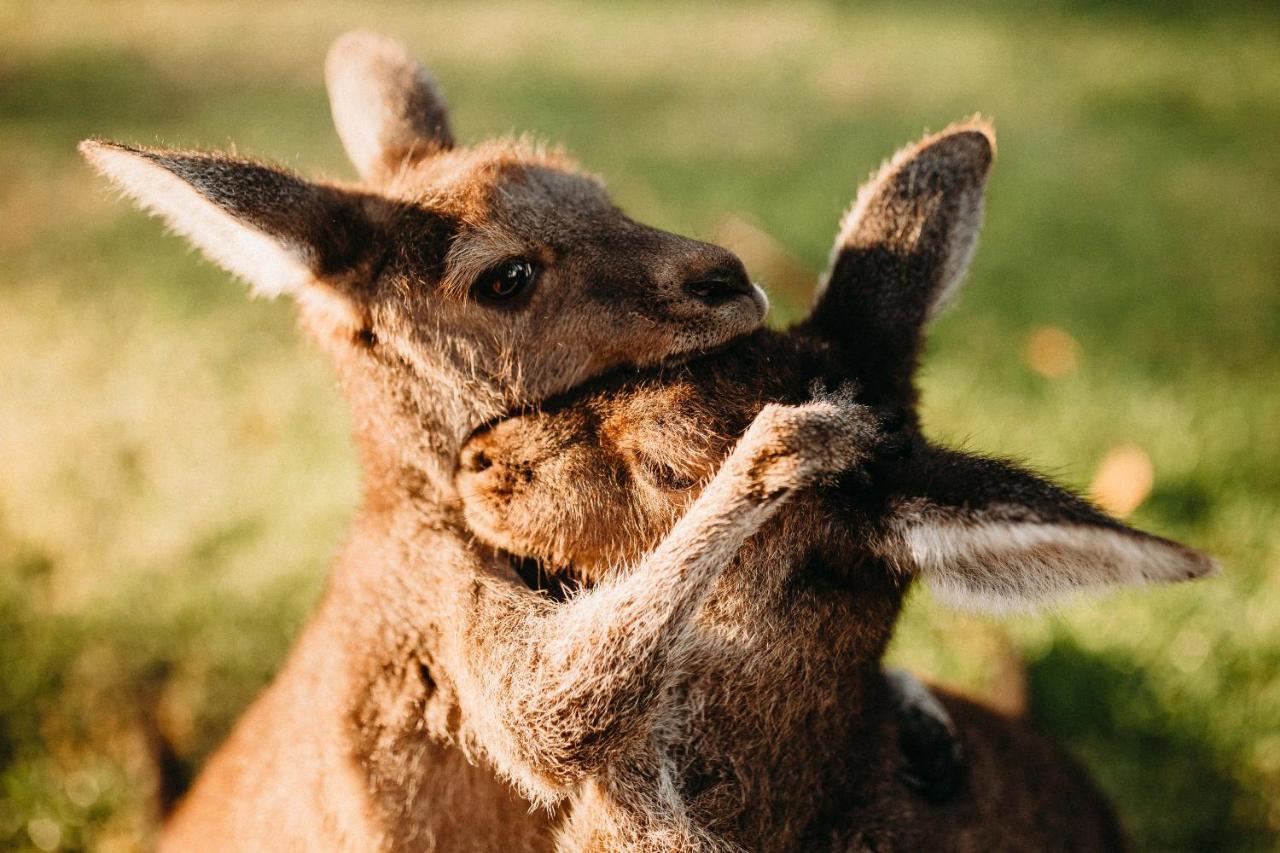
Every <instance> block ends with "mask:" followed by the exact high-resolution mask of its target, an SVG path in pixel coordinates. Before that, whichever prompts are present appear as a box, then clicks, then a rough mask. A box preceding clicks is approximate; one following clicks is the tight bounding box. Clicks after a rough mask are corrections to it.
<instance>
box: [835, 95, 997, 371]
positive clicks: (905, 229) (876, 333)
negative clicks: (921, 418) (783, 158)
mask: <svg viewBox="0 0 1280 853" xmlns="http://www.w3.org/2000/svg"><path fill="white" fill-rule="evenodd" d="M994 156H995V132H994V130H993V129H992V128H991V126H990V125H989V124H987V123H986V122H983V121H980V120H978V119H976V118H975V119H972V120H970V121H967V122H963V123H960V124H956V125H952V126H951V127H949V128H947V129H946V130H944V131H942V132H941V133H937V134H934V135H932V136H928V137H925V138H924V139H922V140H921V141H919V142H917V143H915V144H914V145H911V146H908V147H907V148H904V149H902V150H901V151H899V152H898V153H897V154H895V155H894V156H893V159H891V160H890V161H889V162H888V163H886V164H885V165H884V166H883V167H882V168H881V169H880V171H879V172H877V173H876V174H875V175H874V176H873V177H872V178H871V180H870V181H868V182H867V183H866V184H865V185H863V187H862V188H861V189H860V190H859V191H858V197H857V200H856V201H855V202H854V204H853V207H851V208H850V209H849V212H848V213H847V214H846V215H845V218H844V221H843V222H842V223H841V227H840V234H839V236H838V237H837V239H836V243H835V246H834V248H833V249H832V255H831V264H830V268H829V270H828V272H827V274H826V275H825V276H824V281H823V283H822V286H821V287H820V289H819V293H818V298H817V302H816V305H815V307H814V311H813V315H812V319H811V322H812V324H813V326H814V327H815V328H816V329H817V330H818V331H819V332H821V333H823V334H824V335H826V336H828V337H830V338H832V339H834V340H838V341H840V342H841V343H843V344H844V345H845V346H846V347H848V348H850V349H851V350H852V352H851V356H852V357H853V358H854V359H855V360H856V363H858V364H859V365H865V368H866V373H867V375H869V376H880V377H883V378H882V379H881V380H879V382H880V383H881V384H884V385H885V386H886V389H888V388H889V387H890V386H893V385H894V384H895V383H899V382H909V380H910V375H911V373H912V372H913V371H914V368H915V358H916V356H917V354H918V350H919V348H920V343H921V339H922V336H923V332H924V327H925V326H926V324H927V323H928V321H929V320H930V319H932V318H933V316H934V315H935V314H936V313H937V312H938V310H939V309H940V308H941V307H942V306H943V305H944V304H945V303H946V301H947V299H948V297H949V296H951V294H952V293H954V291H955V290H956V288H957V286H958V285H959V283H960V281H961V279H963V277H964V274H965V271H966V270H967V269H968V267H969V260H970V259H971V258H972V256H973V251H974V249H975V247H976V246H977V241H978V231H979V229H980V228H981V226H982V211H983V201H984V193H985V190H986V183H987V174H988V172H989V171H990V168H991V163H992V160H993V158H994ZM868 390H869V391H871V392H872V393H874V392H875V391H876V389H875V388H871V389H868ZM886 393H888V391H886Z"/></svg>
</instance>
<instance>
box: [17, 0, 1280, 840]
mask: <svg viewBox="0 0 1280 853" xmlns="http://www.w3.org/2000/svg"><path fill="white" fill-rule="evenodd" d="M1073 7H1074V8H1075V10H1076V12H1075V13H1074V14H1073V13H1070V12H1069V10H1070V9H1072V8H1073ZM1262 8H1263V7H1262V6H1256V7H1254V6H1251V5H1250V4H1247V3H1238V4H1232V5H1231V6H1230V7H1228V8H1224V9H1219V10H1217V11H1216V12H1215V13H1214V14H1210V15H1203V14H1200V13H1199V12H1197V11H1196V8H1195V7H1194V4H1161V5H1160V6H1159V8H1156V7H1151V8H1148V7H1147V6H1146V5H1145V4H1143V3H1139V2H1133V0H1131V1H1130V2H1127V3H1123V4H1121V5H1120V6H1119V7H1117V6H1116V5H1115V4H1111V5H1108V6H1106V7H1101V6H1094V5H1092V4H1090V3H1087V2H1083V0H1059V2H1056V3H1053V4H1046V5H1044V6H1043V7H1040V6H1037V5H1036V4H1033V3H1031V2H1029V0H1028V2H1026V3H1015V4H1011V5H1010V4H984V3H978V4H976V5H974V6H971V7H969V8H961V7H959V6H957V5H955V4H940V3H939V4H933V3H927V2H912V3H908V4H905V5H903V4H893V5H890V4H873V5H870V6H867V7H863V8H860V9H859V10H856V11H855V10H846V9H842V8H838V7H835V6H827V5H819V4H816V3H787V4H777V5H768V4H750V5H744V6H739V7H735V8H733V9H730V10H726V9H724V8H722V7H720V6H711V5H706V6H680V5H674V4H670V5H667V4H663V5H660V6H656V7H655V6H653V5H650V4H643V5H642V4H635V5H628V4H623V5H600V6H593V5H578V4H575V3H557V4H552V5H547V4H536V5H535V4H528V5H526V4H514V3H510V4H496V5H495V4H472V3H468V4H461V3H432V4H430V5H429V6H420V5H417V4H407V3H406V4H400V3H385V4H384V3H379V4H358V5H357V4H338V3H336V2H319V3H306V4H302V3H277V4H260V3H259V4H239V3H230V2H199V3H182V4H177V3H160V2H150V3H144V2H136V3H123V2H117V3H98V2H51V3H34V2H24V0H15V2H12V3H8V4H5V5H4V6H3V7H0V150H3V151H4V157H5V168H4V169H0V299H2V302H0V636H3V637H4V642H5V653H4V655H3V656H0V846H6V847H10V846H12V847H17V848H20V849H21V848H25V847H33V846H40V845H45V846H46V847H47V846H50V844H56V845H58V846H61V847H62V848H64V849H76V848H82V847H96V848H101V849H129V848H131V847H134V846H137V845H138V844H139V843H140V839H143V838H145V836H146V833H147V832H148V831H149V828H150V827H151V825H152V822H153V820H154V815H153V813H152V805H151V794H150V788H149V786H150V785H151V784H152V781H153V774H154V767H153V764H152V760H151V758H150V754H149V752H148V748H147V744H146V738H145V733H146V731H147V730H148V725H149V723H148V722H147V719H146V716H145V715H146V714H148V713H152V712H155V713H158V714H159V716H160V724H161V725H162V726H163V727H164V729H165V731H166V733H167V734H168V735H169V736H170V737H171V738H172V739H173V740H174V742H175V743H176V745H177V747H178V749H179V752H180V757H181V759H182V760H183V761H184V762H186V764H187V766H188V767H192V768H194V767H195V766H196V765H197V764H198V762H199V760H200V759H201V758H202V757H203V756H204V755H205V754H207V752H208V750H209V749H211V748H212V747H213V746H214V745H215V744H216V743H217V741H218V740H219V739H220V738H221V737H222V736H223V735H224V734H225V732H226V731H227V728H228V727H229V726H230V724H231V722H232V721H233V720H234V719H235V717H236V715H237V714H238V712H239V711H240V710H241V709H242V708H243V706H244V704H245V703H246V702H247V701H248V700H249V699H250V698H251V697H252V695H253V694H254V692H255V691H256V690H257V689H259V688H260V687H261V685H262V684H264V683H265V682H266V680H268V679H269V678H270V675H271V673H272V672H273V670H274V667H275V666H276V665H277V663H278V661H279V660H280V658H281V656H282V655H283V654H284V652H285V650H286V649H287V647H288V643H289V641H290V638H291V637H292V636H293V634H294V632H295V631H296V629H297V627H298V626H299V625H300V624H301V620H302V619H303V618H305V614H306V613H307V611H308V609H309V607H310V605H311V603H312V602H313V601H314V597H315V595H316V594H317V593H318V590H319V588H320V585H321V583H322V581H323V573H324V566H325V563H326V561H327V559H328V557H329V555H330V554H331V553H332V551H333V550H334V548H335V546H336V544H337V542H338V541H339V540H340V538H341V536H342V535H343V529H344V526H345V522H346V519H347V518H348V517H349V515H350V512H351V510H352V507H353V505H354V501H355V465H354V460H353V455H352V452H351V449H350V446H349V444H348V442H347V439H346V424H345V415H344V412H343V410H342V407H341V403H340V400H339V398H338V396H337V394H336V393H335V391H334V389H333V387H332V381H331V378H330V377H329V375H328V373H327V372H326V370H325V368H324V365H323V363H322V361H321V359H320V357H319V356H318V355H317V354H316V353H315V352H313V351H312V350H311V349H310V348H309V347H308V346H306V345H305V344H304V343H302V342H301V341H300V340H299V338H298V336H297V335H296V334H295V333H294V330H293V328H292V319H291V314H290V310H289V307H288V306H287V305H284V304H270V303H261V302H251V301H249V300H248V299H247V298H245V294H244V292H243V289H242V288H241V287H239V285H237V284H235V283H233V282H231V281H230V280H229V278H228V277H227V276H225V275H223V274H222V273H220V272H218V271H217V270H214V269H212V268H211V267H209V266H208V265H206V264H204V263H203V262H202V261H199V260H198V259H196V258H195V257H193V256H192V255H191V254H189V253H188V252H187V250H186V249H185V248H184V247H183V245H182V244H181V242H180V241H179V240H177V239H176V238H173V237H169V236H162V235H161V229H160V228H159V226H158V225H157V224H156V223H154V222H152V221H150V220H148V219H146V218H144V217H142V216H141V215H139V214H136V213H133V212H130V211H129V209H128V207H127V205H125V204H124V203H122V202H120V201H119V200H117V199H113V198H112V197H110V195H109V194H108V193H107V192H106V191H105V189H104V187H103V186H102V185H101V183H100V182H99V181H98V180H96V179H95V178H94V177H93V176H92V175H91V174H90V172H89V170H88V169H87V168H86V167H84V166H83V165H82V164H81V163H80V162H79V161H78V159H77V158H76V155H75V152H74V145H75V142H76V141H78V140H79V139H81V138H83V137H87V136H106V137H113V138H120V139H124V140H127V141H134V142H143V143H156V142H163V143H165V144H174V145H204V146H226V145H228V144H230V143H231V142H232V141H234V142H235V144H236V145H237V146H238V147H239V148H240V150H241V151H244V152H251V153H254V154H257V155H262V156H265V157H269V158H272V159H275V160H278V161H281V162H284V163H286V164H289V165H291V166H294V167H295V168H298V169H302V170H305V171H312V172H319V173H324V174H328V175H333V176H346V175H348V174H349V171H348V167H347V166H346V165H345V163H344V161H343V158H342V155H341V150H340V148H339V146H338V143H337V140H336V137H335V136H334V135H333V133H332V131H331V130H330V128H329V123H328V116H327V110H326V105H325V100H324V94H323V91H322V88H321V76H320V64H321V60H322V57H323V54H324V50H325V47H326V46H327V44H328V41H329V40H330V39H331V38H332V37H333V36H334V35H336V34H337V33H339V32H341V31H343V30H345V29H347V28H350V27H353V26H367V27H371V28H376V29H382V30H385V31H388V32H391V33H394V34H396V35H398V36H400V37H402V38H404V39H406V40H407V41H408V42H409V43H410V44H411V45H412V46H413V48H414V49H415V51H416V52H417V53H418V54H419V55H421V56H422V57H423V58H424V59H426V60H427V61H428V62H429V63H430V64H431V65H432V66H433V68H434V69H435V70H436V72H437V73H438V75H439V76H440V78H441V79H442V81H443V83H444V85H445V88H446V90H447V92H448V94H449V97H450V101H451V103H452V105H453V108H454V113H455V120H456V121H455V123H456V126H457V127H458V129H459V131H460V133H461V135H463V136H464V137H465V138H470V139H475V138H480V137H483V136H486V135H490V134H495V133H506V132H510V131H523V130H533V131H536V132H538V133H539V134H541V135H543V136H545V137H547V138H549V139H551V140H554V141H557V142H563V143H565V144H566V145H567V146H568V147H569V149H570V150H571V151H572V152H574V153H575V154H576V155H577V156H578V157H579V158H580V159H581V160H582V161H583V162H584V164H585V165H586V166H587V167H588V168H591V169H593V170H595V171H598V172H600V173H602V174H603V175H604V176H605V177H606V178H607V179H608V181H609V183H610V185H611V186H612V187H613V190H614V193H615V195H616V197H617V198H618V199H619V201H620V202H621V203H622V204H623V205H624V206H625V207H626V208H628V209H629V210H630V211H631V212H633V213H634V214H635V215H637V216H638V217H640V218H642V219H646V220H649V221H653V222H655V223H656V224H658V225H661V226H664V227H668V228H673V229H676V230H680V231H684V232H688V233H693V234H697V235H702V236H710V235H712V234H715V233H717V232H720V233H727V232H725V230H724V223H725V222H726V221H727V218H728V217H736V218H737V219H738V220H739V221H742V222H748V223H751V224H752V227H756V228H759V229H762V230H763V231H764V232H765V233H767V234H768V235H770V236H769V239H768V240H767V241H764V242H765V245H764V247H763V248H762V249H761V251H762V252H765V253H767V252H774V253H775V255H776V254H777V253H778V252H779V251H782V252H784V253H785V262H784V263H780V264H776V265H774V266H773V267H772V268H773V269H778V270H783V271H784V272H779V273H778V275H784V274H785V275H786V276H788V281H786V282H783V281H778V282H776V284H777V285H778V287H779V288H780V289H779V292H778V293H777V294H776V295H777V296H778V297H779V298H778V299H776V300H775V303H776V307H777V308H778V310H779V316H780V317H781V318H785V317H788V316H795V314H796V312H799V311H802V310H803V308H804V301H803V295H802V294H795V293H794V292H793V291H794V288H795V285H794V283H793V280H794V278H795V277H796V275H797V273H796V271H797V270H803V269H804V268H805V267H808V268H809V269H810V270H812V271H814V272H815V273H816V271H817V270H818V269H819V267H820V266H821V264H822V263H823V260H824V258H825V255H826V250H827V246H828V244H829V241H830V239H831V237H832V235H833V234H834V231H835V224H836V221H837V218H838V216H839V213H840V211H841V210H842V209H843V207H844V206H845V205H846V204H847V203H848V201H849V200H850V199H851V197H852V195H853V192H854V190H855V188H856V186H857V184H858V183H859V181H860V180H861V179H862V178H863V177H865V175H866V174H867V173H868V172H869V171H870V170H871V169H872V168H873V167H874V166H875V165H876V164H877V163H878V162H879V160H880V159H881V158H883V157H884V156H886V155H888V154H889V153H890V152H891V151H892V150H893V149H894V147H896V146H897V145H900V144H902V143H903V142H905V141H907V140H909V139H910V138H911V137H913V136H915V135H917V134H918V133H919V132H920V131H921V130H923V129H924V128H926V127H927V128H933V129H937V128H940V127H942V126H943V125H945V124H946V123H948V122H949V121H951V120H954V119H957V118H961V117H964V116H966V115H969V114H971V113H973V112H977V111H980V112H982V113H984V114H986V115H989V116H991V117H993V118H994V120H995V121H996V124H997V127H998V130H999V134H1000V152H999V157H998V161H997V166H996V171H995V175H994V178H993V181H992V185H991V188H990V198H989V206H988V211H989V212H988V226H987V229H986V231H985V234H984V238H983V244H982V247H981V249H980V252H979V255H978V258H977V260H976V262H975V264H974V268H973V274H972V276H971V278H970V282H969V284H968V286H967V289H966V293H965V295H964V296H963V298H962V299H961V301H960V303H959V304H958V305H957V306H956V308H955V310H954V311H953V312H951V314H950V315H948V316H947V317H946V318H945V319H943V320H942V321H941V322H940V323H939V326H938V328H937V330H936V334H935V336H934V340H933V345H932V348H931V356H930V358H929V360H928V363H927V365H926V372H925V377H924V381H923V385H924V389H925V400H926V407H925V415H926V420H927V423H928V425H929V428H930V430H931V431H932V433H933V434H934V435H936V436H938V437H940V438H944V439H946V440H949V441H952V442H955V443H963V444H966V445H968V446H970V447H974V448H977V449H982V450H987V451H994V452H999V453H1004V454H1008V455H1013V456H1017V457H1020V458H1023V459H1026V460H1029V461H1030V462H1031V463H1032V464H1033V465H1034V466H1035V467H1038V468H1040V469H1042V470H1047V471H1049V472H1051V473H1054V474H1055V475H1056V476H1058V477H1060V478H1061V479H1063V480H1064V481H1066V482H1068V483H1070V484H1072V485H1074V486H1076V487H1078V488H1081V489H1083V488H1085V487H1087V486H1088V485H1089V484H1090V482H1091V481H1092V480H1093V478H1094V475H1095V473H1096V471H1097V468H1098V466H1099V464H1100V463H1101V462H1102V460H1103V459H1104V458H1105V457H1106V456H1107V454H1108V453H1109V452H1110V451H1112V450H1113V449H1114V448H1116V447H1122V446H1135V447H1137V448H1141V451H1142V453H1143V454H1145V456H1146V458H1147V459H1149V461H1150V464H1151V472H1152V483H1151V492H1150V495H1149V496H1148V497H1147V498H1146V499H1145V501H1143V503H1142V504H1141V505H1140V506H1138V508H1137V510H1136V512H1135V514H1134V516H1133V519H1134V520H1135V522H1136V523H1138V524H1140V525H1143V526H1145V527H1148V528H1150V529H1153V530H1156V531H1158V532H1161V533H1164V534H1166V535H1170V536H1174V537H1176V538H1182V539H1185V540H1187V541H1190V542H1193V543H1195V544H1197V545H1199V546H1202V547H1204V548H1206V549H1207V550H1210V551H1212V552H1213V553H1215V554H1217V555H1220V556H1221V557H1222V560H1223V563H1224V566H1225V568H1226V573H1225V575H1224V576H1223V577H1222V578H1220V579H1217V580H1214V581H1211V582H1208V583H1203V584H1199V585H1195V586H1190V587H1186V588H1179V589H1160V590H1155V589H1149V590H1138V591H1133V592H1129V593H1125V594H1123V595H1119V596H1114V597H1111V598H1108V599H1105V600H1103V601H1098V602H1089V603H1082V604H1078V605H1074V606H1071V607H1068V608H1064V609H1062V610H1061V611H1059V612H1057V613H1054V614H1050V615H1043V616H1026V617H1019V618H1018V619H1016V620H1012V621H1011V622H1008V623H996V622H991V621H987V620H980V619H976V618H974V617H971V616H966V615H959V614H954V613H951V612H949V611H947V610H945V609H943V608H941V607H938V606H934V605H933V604H931V603H930V602H929V601H928V597H927V595H925V594H921V595H919V596H918V598H917V599H916V600H915V601H914V602H913V605H912V607H911V608H910V612H909V613H908V615H907V617H906V619H905V622H904V626H903V629H902V631H901V632H900V637H899V641H898V642H897V644H896V646H895V652H894V656H895V658H896V659H898V660H899V661H903V662H906V663H908V664H910V665H913V666H915V667H917V668H919V669H921V670H923V671H926V672H928V673H931V674H935V675H938V676H941V677H943V678H945V679H948V680H951V681H953V682H956V683H959V684H961V685H964V686H966V687H967V688H968V689H971V690H974V691H978V692H986V693H988V694H989V695H992V696H993V697H994V698H995V699H997V700H1008V699H1009V697H1010V695H1012V694H1017V695H1018V696H1021V695H1023V694H1025V695H1026V697H1027V698H1028V701H1029V702H1030V704H1031V709H1032V713H1033V714H1034V716H1035V717H1036V718H1037V719H1038V720H1039V721H1040V723H1041V724H1042V725H1043V726H1044V727H1045V728H1047V730H1049V731H1050V732H1051V733H1053V734H1055V735H1056V736H1058V737H1060V738H1062V739H1064V740H1066V741H1067V742H1068V743H1070V744H1071V745H1072V746H1073V747H1075V748H1076V749H1077V750H1078V751H1079V753H1080V754H1081V755H1082V757H1083V758H1085V759H1086V760H1087V761H1088V762H1089V764H1090V766H1091V767H1092V768H1093V770H1094V771H1095V773H1096V774H1097V775H1098V776H1099V778H1100V780H1101V781H1102V782H1103V783H1104V785H1106V786H1107V788H1108V790H1109V792H1110V793H1111V794H1112V796H1113V797H1114V798H1115V800H1116V802H1117V803H1118V804H1119V806H1120V808H1121V810H1122V812H1123V814H1124V817H1125V819H1126V821H1127V823H1128V825H1129V827H1130V829H1131V830H1132V832H1133V834H1134V835H1135V838H1136V839H1137V841H1138V843H1139V847H1141V848H1142V849H1160V850H1201V849H1236V850H1264V849H1280V847H1278V846H1277V841H1276V838H1277V834H1280V734H1278V732H1280V711H1278V710H1277V709H1280V678H1278V677H1277V675H1276V673H1277V672H1280V536H1277V533H1276V531H1277V529H1280V454H1278V453H1277V447H1280V387H1278V383H1277V378H1278V377H1280V346H1277V340H1280V286H1278V285H1280V216H1277V215H1276V212H1275V211H1276V199H1277V198H1280V159H1277V157H1276V156H1275V155H1276V140H1277V139H1280V23H1278V22H1277V19H1276V18H1275V17H1274V16H1270V17H1268V16H1267V15H1265V14H1264V13H1263V12H1262V11H1261V9H1262ZM749 232H750V229H747V232H746V233H748V234H749ZM738 233H743V232H742V229H739V232H738ZM761 257H762V258H764V260H768V258H767V257H765V256H764V255H761ZM763 262H764V261H762V263H763ZM762 268H769V267H762ZM765 283H766V284H769V283H770V282H768V281H766V282H765ZM1045 327H1050V328H1053V329H1057V330H1060V331H1061V332H1062V333H1063V334H1065V335H1068V336H1069V339H1070V340H1072V341H1074V342H1075V349H1074V350H1073V356H1072V358H1073V361H1072V364H1071V367H1070V369H1069V370H1064V371H1062V372H1061V373H1059V374H1056V375H1047V374H1046V372H1045V371H1044V370H1043V369H1041V368H1039V367H1037V366H1036V361H1035V359H1034V358H1033V359H1032V360H1031V361H1030V362H1028V360H1027V355H1026V354H1027V352H1028V346H1029V344H1028V340H1029V337H1030V336H1032V335H1033V334H1035V333H1036V332H1037V330H1042V329H1043V328H1045ZM1048 373H1049V374H1053V371H1049V372H1048ZM1014 698H1017V696H1015V697H1014ZM51 839H52V840H51Z"/></svg>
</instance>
